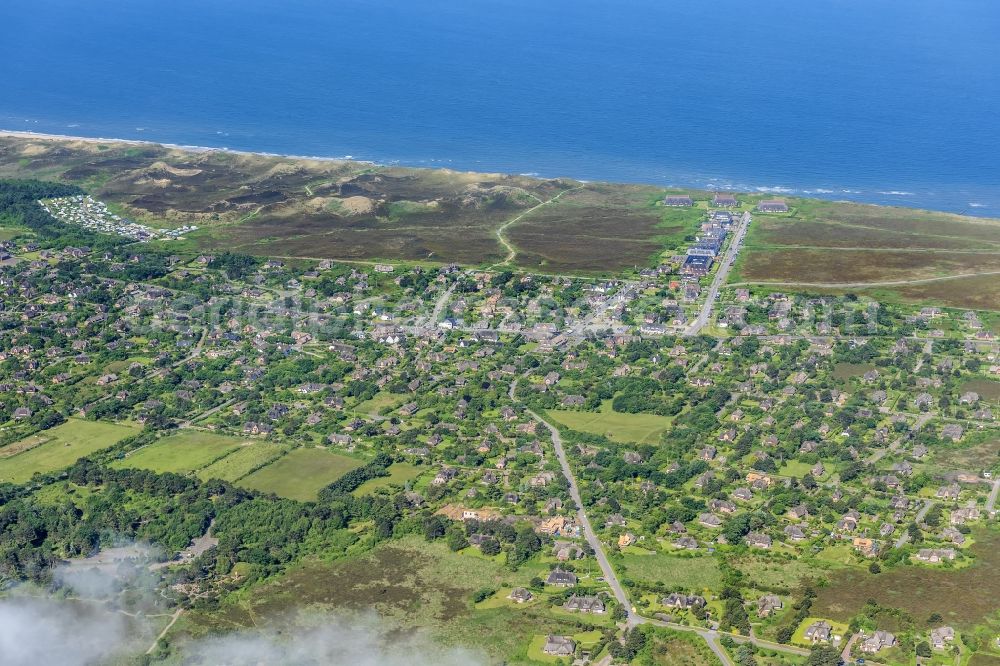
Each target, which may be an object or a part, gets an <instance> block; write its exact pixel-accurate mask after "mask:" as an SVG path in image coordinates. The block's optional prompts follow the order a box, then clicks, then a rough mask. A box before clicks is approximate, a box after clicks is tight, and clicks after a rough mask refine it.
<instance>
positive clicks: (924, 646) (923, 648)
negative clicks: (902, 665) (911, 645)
mask: <svg viewBox="0 0 1000 666" xmlns="http://www.w3.org/2000/svg"><path fill="white" fill-rule="evenodd" d="M916 653H917V656H918V657H930V656H932V655H933V654H934V653H933V652H931V646H930V644H929V643H928V642H927V641H920V642H919V643H917V647H916Z"/></svg>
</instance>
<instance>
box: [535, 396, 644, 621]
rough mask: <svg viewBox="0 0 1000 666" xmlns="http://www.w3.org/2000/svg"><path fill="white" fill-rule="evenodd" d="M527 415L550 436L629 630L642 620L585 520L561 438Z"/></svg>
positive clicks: (588, 537)
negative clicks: (626, 614)
mask: <svg viewBox="0 0 1000 666" xmlns="http://www.w3.org/2000/svg"><path fill="white" fill-rule="evenodd" d="M528 414H530V415H531V418H533V419H535V420H536V421H538V422H539V423H541V424H542V425H543V426H545V427H546V428H547V429H548V431H549V433H550V434H551V435H552V447H553V448H554V449H555V451H556V457H557V458H559V466H560V467H562V472H563V476H565V477H566V481H567V482H569V495H570V497H572V498H573V501H574V502H576V517H577V521H578V522H579V523H580V526H581V527H582V528H583V537H584V538H585V539H586V540H587V543H589V544H590V547H591V548H593V549H594V556H595V557H596V558H597V562H598V564H600V565H601V571H602V572H603V573H604V579H605V580H606V581H607V582H608V585H610V586H611V591H612V592H614V595H615V599H617V600H618V603H620V604H621V605H622V606H623V607H624V608H625V609H626V610H627V611H628V620H627V624H628V626H629V628H631V627H634V626H636V625H637V624H640V623H641V621H642V620H641V619H640V618H639V615H638V614H637V613H636V612H635V611H634V610H633V609H632V604H631V602H629V600H628V595H627V594H625V588H623V587H622V584H621V582H620V581H619V580H618V576H617V575H616V574H615V570H614V568H613V567H612V566H611V562H609V561H608V556H607V554H605V552H604V546H603V544H601V541H600V539H598V538H597V534H596V533H595V532H594V528H593V527H592V526H591V524H590V519H589V518H587V512H586V511H584V510H583V499H581V497H580V488H579V486H577V484H576V478H575V477H574V476H573V472H572V471H571V470H570V467H569V459H567V457H566V451H565V450H564V449H563V445H562V438H561V437H560V436H559V431H558V430H556V428H555V426H553V425H552V424H551V423H549V422H548V421H546V420H545V419H543V418H542V417H541V416H539V415H538V414H536V413H534V412H533V411H531V410H530V409H529V410H528Z"/></svg>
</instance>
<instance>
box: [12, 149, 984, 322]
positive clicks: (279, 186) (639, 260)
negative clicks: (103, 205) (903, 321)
mask: <svg viewBox="0 0 1000 666" xmlns="http://www.w3.org/2000/svg"><path fill="white" fill-rule="evenodd" d="M0 176H2V177H20V178H24V177H32V178H42V179H49V180H59V181H63V182H66V183H72V184H76V185H80V186H82V187H84V188H85V189H86V190H87V191H88V192H90V193H91V194H92V195H93V196H95V197H96V198H98V199H100V200H102V201H105V202H107V203H108V204H109V205H110V206H111V208H112V210H113V211H114V212H116V213H118V214H120V215H122V216H125V217H127V218H129V219H131V220H134V221H136V222H139V223H143V224H148V225H151V226H154V227H157V228H166V229H170V228H174V229H176V228H178V227H182V226H184V225H196V226H197V227H198V229H197V230H194V231H191V232H189V233H187V234H185V236H184V240H181V241H177V240H173V241H161V242H165V243H169V244H171V245H170V247H173V248H176V249H177V250H178V251H181V250H184V251H205V252H213V251H219V250H222V249H226V250H232V251H238V252H242V253H246V254H253V255H258V256H267V257H279V258H303V259H307V258H309V259H334V260H341V261H359V262H375V261H405V262H410V263H423V264H429V265H442V264H449V263H457V264H461V265H466V266H473V267H475V266H480V267H489V266H510V267H512V268H519V269H522V270H532V271H537V272H542V273H549V274H561V273H567V274H574V275H594V276H597V275H607V276H611V275H616V274H618V275H620V274H622V273H627V272H631V271H634V270H636V269H641V268H644V267H652V266H656V265H657V264H659V263H660V262H662V261H664V260H667V259H668V258H669V257H670V256H672V255H676V254H677V253H682V249H683V246H684V243H685V241H686V240H688V241H689V240H690V239H692V238H693V236H694V234H696V233H697V230H698V224H699V221H700V219H701V216H702V215H703V212H704V208H705V206H706V205H707V202H708V200H709V199H710V197H711V195H710V194H709V193H698V192H689V194H691V195H692V196H693V198H694V200H695V205H694V206H692V207H690V208H673V207H666V206H663V205H662V204H661V200H662V196H663V194H664V190H663V189H662V188H657V187H653V186H645V185H622V184H608V183H583V182H578V181H573V180H567V179H537V178H530V177H527V176H518V175H504V174H486V173H464V172H455V171H448V170H428V169H412V168H401V167H392V166H382V165H377V164H371V163H363V162H351V161H336V160H315V159H305V158H291V157H281V156H273V155H259V154H248V153H235V152H226V151H218V150H193V149H181V148H177V147H167V146H160V145H156V144H145V143H126V142H113V141H106V142H105V141H90V140H86V141H85V140H75V139H60V138H52V137H40V136H39V137H26V136H13V135H5V136H0ZM765 196H769V195H765V194H760V193H757V194H752V195H741V196H740V201H741V204H742V206H743V208H745V209H752V208H753V206H754V205H755V204H756V203H757V202H758V201H759V200H761V199H762V198H764V197H765ZM788 203H789V206H790V211H789V212H788V213H787V214H777V215H763V214H758V215H755V217H754V219H755V223H754V224H753V225H752V226H751V230H750V234H749V236H748V238H747V240H746V247H745V250H744V251H743V252H742V253H741V256H740V258H739V261H738V264H737V266H736V270H735V271H733V273H732V275H731V276H730V279H729V282H730V283H732V284H741V283H751V284H775V285H776V286H785V287H792V286H796V287H798V288H800V289H808V290H811V291H816V292H827V293H830V292H833V293H837V292H845V291H851V292H861V293H867V294H869V295H871V296H874V297H877V298H881V299H883V300H906V301H912V302H928V303H941V304H945V305H954V306H958V307H976V308H986V309H992V308H994V307H995V306H996V304H997V303H998V302H1000V292H998V291H997V290H998V287H997V285H998V284H1000V280H998V279H996V277H997V276H1000V223H998V222H997V221H996V220H989V219H982V218H974V217H968V216H960V215H952V214H946V213H934V212H928V211H917V210H911V209H905V208H892V207H885V206H872V205H864V204H856V203H844V202H830V201H818V200H810V199H798V198H791V199H789V200H788ZM457 238H461V242H460V243H458V242H455V241H456V239H457Z"/></svg>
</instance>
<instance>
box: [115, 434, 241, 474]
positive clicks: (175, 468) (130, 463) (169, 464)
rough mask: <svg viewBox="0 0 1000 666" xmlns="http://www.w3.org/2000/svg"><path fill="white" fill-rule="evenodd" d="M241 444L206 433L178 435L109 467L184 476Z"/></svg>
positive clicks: (136, 452) (143, 449)
mask: <svg viewBox="0 0 1000 666" xmlns="http://www.w3.org/2000/svg"><path fill="white" fill-rule="evenodd" d="M244 441H245V440H241V439H238V438H236V437H228V436H226V435H216V434H214V433H209V432H201V431H189V432H182V433H179V434H176V435H171V436H169V437H164V438H163V439H161V440H159V441H157V442H155V443H153V444H150V445H149V446H147V447H145V448H142V449H139V450H137V451H135V452H134V453H132V455H130V456H128V457H127V458H125V459H123V460H118V461H115V463H114V464H113V465H112V466H113V467H119V468H121V467H127V468H133V469H148V470H151V471H153V472H159V473H163V472H174V473H175V474H186V473H187V472H193V471H195V470H199V469H201V468H202V467H205V466H207V465H210V464H211V463H212V462H214V461H216V460H218V459H219V458H222V457H223V456H225V455H227V454H229V453H232V452H233V451H235V450H236V449H237V448H238V447H239V446H240V444H241V443H243V442H244Z"/></svg>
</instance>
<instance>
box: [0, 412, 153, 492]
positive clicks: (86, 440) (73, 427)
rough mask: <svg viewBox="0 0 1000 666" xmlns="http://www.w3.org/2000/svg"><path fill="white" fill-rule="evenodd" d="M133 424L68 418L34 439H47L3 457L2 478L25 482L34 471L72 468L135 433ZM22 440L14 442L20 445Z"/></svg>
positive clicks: (0, 460)
mask: <svg viewBox="0 0 1000 666" xmlns="http://www.w3.org/2000/svg"><path fill="white" fill-rule="evenodd" d="M135 431H136V429H135V428H134V427H132V426H126V425H118V424H116V423H104V422H102V421H83V420H80V419H69V420H68V421H67V422H66V423H63V424H62V425H59V426H56V427H55V428H52V429H50V430H46V431H45V432H43V433H39V434H38V435H33V436H32V438H36V437H39V436H40V437H43V438H45V439H46V440H47V441H45V442H44V443H43V444H39V445H38V446H34V447H33V448H30V449H28V450H26V451H24V452H22V453H18V454H16V455H13V456H11V457H9V458H3V459H0V481H10V482H12V483H24V482H25V481H27V480H28V479H30V478H31V476H32V475H33V474H34V473H35V472H43V473H44V472H52V471H55V470H57V469H62V468H63V467H69V466H70V465H72V464H73V463H75V462H76V461H77V460H79V459H80V458H82V457H84V456H87V455H90V454H91V453H94V452H95V451H100V450H101V449H106V448H107V447H109V446H112V445H114V444H116V443H118V442H119V441H121V440H122V439H124V438H125V437H128V436H129V435H131V434H134V433H135ZM19 444H21V442H17V443H15V444H12V445H11V446H14V447H17V446H18V445H19Z"/></svg>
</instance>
